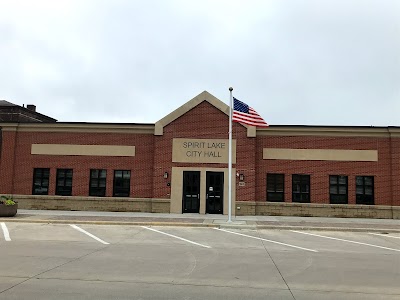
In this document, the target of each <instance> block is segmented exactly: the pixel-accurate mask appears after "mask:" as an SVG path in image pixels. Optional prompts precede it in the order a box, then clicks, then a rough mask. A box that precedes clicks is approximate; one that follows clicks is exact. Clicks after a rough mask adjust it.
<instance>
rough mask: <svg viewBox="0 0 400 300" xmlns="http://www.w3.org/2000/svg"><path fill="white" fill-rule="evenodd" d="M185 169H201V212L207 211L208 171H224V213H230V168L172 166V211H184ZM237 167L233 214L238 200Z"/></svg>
mask: <svg viewBox="0 0 400 300" xmlns="http://www.w3.org/2000/svg"><path fill="white" fill-rule="evenodd" d="M183 171H200V214H205V213H206V187H207V185H206V172H207V171H210V172H224V208H223V210H224V215H226V214H228V202H229V198H228V193H229V190H228V186H229V185H228V182H229V181H228V177H229V176H228V175H229V174H228V168H206V167H201V168H196V167H172V174H171V206H170V209H171V211H170V212H171V213H177V214H181V213H182V193H183ZM235 174H236V169H235V168H232V214H234V211H235V209H234V208H235V200H236V189H235V186H236V176H235Z"/></svg>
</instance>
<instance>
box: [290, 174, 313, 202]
mask: <svg viewBox="0 0 400 300" xmlns="http://www.w3.org/2000/svg"><path fill="white" fill-rule="evenodd" d="M297 184H299V185H300V189H299V191H295V186H296V185H297ZM307 186H308V188H307ZM296 190H297V189H296ZM304 190H305V191H304ZM307 190H308V191H307ZM292 202H297V203H311V176H310V175H309V174H292Z"/></svg>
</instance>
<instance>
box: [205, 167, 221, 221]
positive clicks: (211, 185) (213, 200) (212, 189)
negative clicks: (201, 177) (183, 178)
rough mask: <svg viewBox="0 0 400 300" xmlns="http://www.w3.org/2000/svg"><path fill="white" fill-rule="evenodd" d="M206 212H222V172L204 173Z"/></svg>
mask: <svg viewBox="0 0 400 300" xmlns="http://www.w3.org/2000/svg"><path fill="white" fill-rule="evenodd" d="M206 182H207V183H206V185H207V190H206V213H208V214H222V213H223V204H224V173H223V172H207V173H206Z"/></svg>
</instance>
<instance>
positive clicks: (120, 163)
mask: <svg viewBox="0 0 400 300" xmlns="http://www.w3.org/2000/svg"><path fill="white" fill-rule="evenodd" d="M14 134H15V132H3V140H4V143H3V152H2V155H3V157H2V161H1V169H0V171H1V172H0V173H1V183H2V185H1V193H13V194H25V195H29V194H31V193H32V179H33V169H34V168H50V169H51V170H50V186H49V195H54V194H55V185H56V169H57V168H71V169H73V188H72V195H73V196H88V195H89V179H90V169H106V170H107V189H106V195H107V196H112V192H113V177H114V170H121V169H122V170H131V197H146V198H151V196H152V167H151V166H152V165H153V153H154V144H153V143H154V135H152V134H147V135H146V134H120V133H64V132H18V135H17V147H16V149H17V150H16V153H15V179H14V188H13V190H12V191H11V186H12V184H11V182H10V181H11V179H10V178H11V177H12V176H10V173H11V170H12V161H13V153H14V151H13V149H14V144H13V135H14ZM32 144H76V145H81V144H85V145H127V146H128V145H132V146H135V147H136V156H135V157H104V156H54V155H31V154H30V153H31V145H32Z"/></svg>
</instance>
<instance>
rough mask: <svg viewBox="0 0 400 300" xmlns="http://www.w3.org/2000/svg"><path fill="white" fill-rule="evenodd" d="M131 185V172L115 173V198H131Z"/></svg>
mask: <svg viewBox="0 0 400 300" xmlns="http://www.w3.org/2000/svg"><path fill="white" fill-rule="evenodd" d="M130 185H131V171H127V170H115V171H114V192H113V196H114V197H129V194H130Z"/></svg>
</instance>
